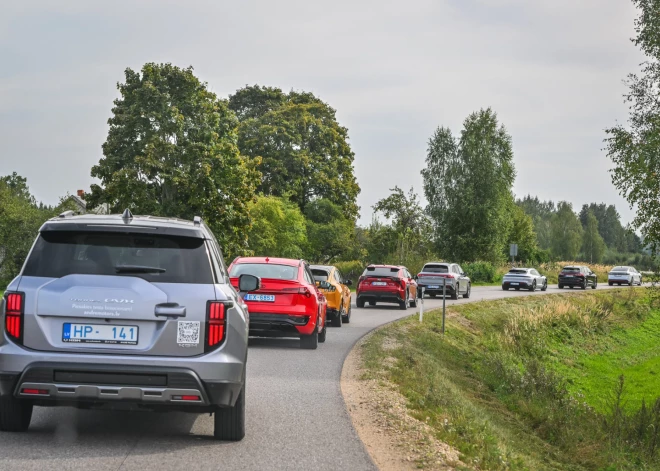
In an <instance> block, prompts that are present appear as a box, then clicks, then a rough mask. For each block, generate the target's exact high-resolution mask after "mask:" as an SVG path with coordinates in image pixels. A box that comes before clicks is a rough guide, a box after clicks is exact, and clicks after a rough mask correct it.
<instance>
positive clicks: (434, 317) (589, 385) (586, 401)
mask: <svg viewBox="0 0 660 471" xmlns="http://www.w3.org/2000/svg"><path fill="white" fill-rule="evenodd" d="M440 326H441V313H438V312H435V311H434V312H430V313H427V314H426V315H425V317H424V322H423V323H422V324H420V323H419V321H418V319H417V318H415V317H412V318H407V319H405V320H403V321H400V322H397V323H394V324H391V325H389V326H386V327H385V328H383V329H381V330H379V331H377V332H376V333H374V334H373V335H372V336H371V337H370V338H369V339H368V340H367V341H366V342H365V344H364V345H363V347H362V348H363V358H364V365H365V371H366V373H365V374H366V375H368V376H370V377H376V378H380V379H382V380H386V381H388V382H390V383H393V384H394V385H395V387H396V388H397V389H398V390H399V391H400V392H401V393H402V394H403V395H404V397H405V398H406V399H407V401H408V407H409V411H410V413H411V414H412V415H413V416H414V417H416V418H418V419H420V420H422V421H424V422H426V423H427V424H428V425H429V426H430V427H431V429H432V430H433V433H434V434H435V436H436V438H438V439H440V440H442V441H445V442H446V443H449V444H450V445H452V446H454V447H455V448H457V449H458V450H459V451H460V453H461V455H462V458H461V461H462V462H463V463H464V468H465V469H493V470H499V469H501V470H517V469H521V470H527V469H529V470H645V469H660V466H659V464H658V458H657V453H656V448H657V447H658V446H660V435H659V432H660V402H656V398H657V397H658V396H660V355H659V353H660V310H655V309H651V308H650V299H649V297H648V290H646V289H621V290H608V291H603V292H595V293H575V294H572V295H569V296H566V295H550V296H541V297H530V298H512V299H511V298H510V299H506V300H499V301H491V302H481V303H473V304H466V305H462V306H452V307H451V310H450V311H449V316H448V320H447V332H446V335H444V336H443V335H442V333H441V328H440ZM385 358H389V359H388V360H387V361H384V359H385ZM621 377H623V378H624V381H623V388H620V387H618V386H619V385H620V378H621ZM642 404H643V405H642ZM418 465H419V466H420V467H427V466H431V465H432V463H424V462H420V463H418Z"/></svg>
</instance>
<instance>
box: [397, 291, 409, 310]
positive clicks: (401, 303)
mask: <svg viewBox="0 0 660 471" xmlns="http://www.w3.org/2000/svg"><path fill="white" fill-rule="evenodd" d="M399 309H401V310H402V311H405V310H406V309H408V292H407V291H406V299H404V300H403V301H399Z"/></svg>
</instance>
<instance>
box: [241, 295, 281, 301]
mask: <svg viewBox="0 0 660 471" xmlns="http://www.w3.org/2000/svg"><path fill="white" fill-rule="evenodd" d="M245 300H246V301H257V302H262V303H274V302H275V295H274V294H246V295H245Z"/></svg>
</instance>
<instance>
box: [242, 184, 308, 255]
mask: <svg viewBox="0 0 660 471" xmlns="http://www.w3.org/2000/svg"><path fill="white" fill-rule="evenodd" d="M250 216H251V217H252V221H253V224H252V227H251V228H250V232H249V236H248V241H249V246H250V250H251V251H252V252H253V253H254V254H257V255H265V256H270V257H286V258H302V257H303V254H304V250H305V247H306V246H307V228H306V226H305V217H304V216H303V214H302V213H301V212H300V209H299V208H298V206H296V205H295V204H293V203H291V202H290V201H289V200H288V199H286V198H277V197H276V196H259V197H258V198H257V200H256V201H255V203H254V204H252V205H251V207H250Z"/></svg>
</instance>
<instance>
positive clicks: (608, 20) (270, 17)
mask: <svg viewBox="0 0 660 471" xmlns="http://www.w3.org/2000/svg"><path fill="white" fill-rule="evenodd" d="M635 15H636V12H635V10H634V8H633V7H632V3H631V2H630V1H628V0H579V1H576V0H534V1H532V0H405V1H403V0H402V1H387V0H373V1H372V0H333V1H328V2H321V1H310V0H302V1H294V0H278V1H272V0H258V1H255V0H253V1H251V0H242V1H236V0H233V1H225V0H206V1H192V0H187V1H185V2H183V1H177V2H175V1H165V0H158V1H156V0H154V1H133V0H131V1H117V0H115V1H113V2H109V1H108V2H94V1H89V0H75V1H66V0H60V1H58V2H52V1H45V0H43V1H30V0H22V1H20V2H18V1H16V2H11V1H9V0H5V1H2V2H0V144H1V146H2V147H1V148H0V175H3V174H7V173H10V172H12V171H16V172H18V173H19V174H21V175H23V176H26V177H27V178H28V183H29V185H30V187H31V189H32V191H33V193H34V194H35V195H36V197H37V199H39V200H43V201H44V202H47V203H56V202H57V200H58V197H59V196H61V195H64V194H66V193H67V192H69V193H75V191H76V190H77V189H88V188H89V185H90V183H92V178H91V177H90V175H89V173H90V168H91V166H92V165H94V164H95V163H96V162H98V160H99V158H100V157H101V144H102V143H103V141H104V140H105V137H106V134H107V119H108V117H109V115H110V109H111V106H112V100H113V99H114V98H115V97H116V96H117V90H116V83H117V82H118V81H122V80H123V71H124V69H125V68H126V67H131V68H133V69H140V67H141V66H142V64H143V63H145V62H172V63H173V64H176V65H178V66H181V67H185V66H188V65H192V66H193V67H194V68H195V71H196V74H197V75H198V76H199V77H200V78H201V79H202V80H204V81H206V82H208V84H209V87H210V88H211V89H212V90H213V91H214V92H216V93H217V94H218V95H220V96H223V97H226V96H227V95H229V94H230V93H233V92H234V91H235V90H236V89H238V88H240V87H242V86H244V85H246V84H260V85H270V86H277V87H280V88H282V89H284V90H289V89H296V90H306V91H311V92H313V93H315V94H316V95H317V96H319V97H320V98H322V99H323V100H324V101H326V102H328V103H330V105H331V106H332V107H333V108H335V109H336V110H337V116H338V119H339V121H340V123H341V124H342V125H344V126H346V127H347V128H348V130H349V135H350V141H351V145H352V147H353V150H354V152H355V170H356V174H357V179H358V182H359V184H360V186H361V188H362V193H361V194H360V197H359V200H358V203H359V205H360V206H361V207H362V210H361V214H362V220H361V221H362V222H363V223H367V222H368V221H369V220H370V219H371V214H372V209H371V206H372V205H373V204H374V203H375V202H376V201H377V200H378V199H380V198H382V197H384V196H387V194H388V193H389V188H392V187H393V186H394V185H398V186H400V187H402V188H404V189H406V190H407V189H408V188H409V187H410V186H414V187H415V189H416V190H418V191H419V192H420V193H422V180H421V176H420V170H421V169H422V167H423V166H424V159H425V154H426V147H427V141H428V139H429V137H430V136H431V134H432V133H433V131H434V130H435V128H436V127H438V126H448V127H450V128H451V129H452V130H454V132H456V133H458V132H459V131H460V128H461V123H462V121H463V120H464V119H465V117H466V116H467V115H468V114H469V113H471V112H473V111H475V110H478V109H479V108H482V107H488V106H490V107H492V108H493V109H494V110H495V111H496V112H497V113H498V114H499V118H500V120H501V122H502V123H504V124H505V125H506V127H507V128H508V130H509V132H510V134H511V135H512V137H513V143H514V151H515V165H516V168H517V171H518V177H517V178H516V183H515V186H514V190H515V192H516V194H517V195H519V196H522V195H525V194H527V193H531V194H534V195H538V196H539V197H540V198H542V199H553V200H560V199H563V200H568V201H570V202H572V203H573V205H574V208H575V209H576V210H579V207H580V206H581V205H582V204H583V203H585V202H591V201H597V202H606V203H608V204H611V203H614V204H616V206H617V208H618V209H619V212H620V213H621V215H622V217H623V220H624V221H625V222H627V221H629V220H630V219H631V217H632V212H631V211H630V210H629V209H628V206H627V204H626V203H625V201H624V200H623V199H622V198H620V197H619V196H618V195H617V192H616V190H615V189H614V188H613V187H612V185H611V182H610V177H609V174H608V172H607V170H608V168H609V166H610V165H609V161H608V159H607V158H606V156H605V153H604V152H603V151H602V148H603V138H604V137H605V134H604V129H605V128H606V127H609V126H612V125H613V124H615V123H617V122H625V121H626V118H627V114H626V111H627V108H626V106H625V104H624V103H623V102H622V98H621V95H622V93H623V92H624V91H625V87H624V85H623V84H622V80H623V79H624V78H625V76H626V75H627V74H628V73H630V72H633V71H635V70H637V68H638V64H639V63H640V62H641V61H642V57H641V55H640V53H639V52H638V51H637V50H636V49H635V47H634V45H632V44H631V43H630V41H629V39H630V37H632V36H633V34H634V30H633V20H634V18H635Z"/></svg>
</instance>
